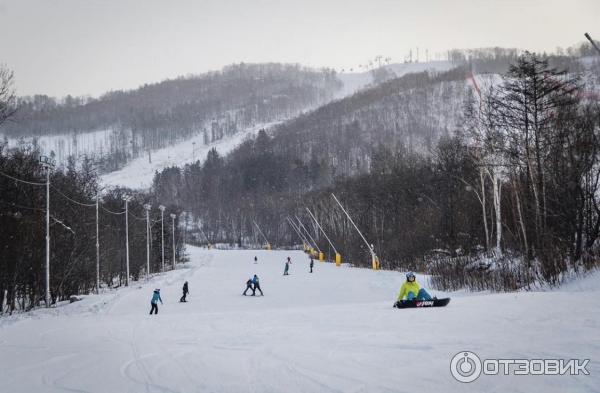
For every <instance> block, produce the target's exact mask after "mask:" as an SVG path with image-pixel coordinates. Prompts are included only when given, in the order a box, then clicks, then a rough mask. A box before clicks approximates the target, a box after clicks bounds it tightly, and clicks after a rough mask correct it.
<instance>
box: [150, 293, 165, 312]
mask: <svg viewBox="0 0 600 393" xmlns="http://www.w3.org/2000/svg"><path fill="white" fill-rule="evenodd" d="M159 301H160V304H163V301H162V299H161V298H160V289H155V290H154V293H153V294H152V300H150V305H151V306H152V308H151V309H150V315H152V312H154V313H155V314H158V302H159Z"/></svg>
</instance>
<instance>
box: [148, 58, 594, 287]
mask: <svg viewBox="0 0 600 393" xmlns="http://www.w3.org/2000/svg"><path fill="white" fill-rule="evenodd" d="M559 59H562V58H559ZM555 60H556V59H551V58H549V57H546V56H540V55H535V54H530V53H523V54H521V55H519V56H518V57H517V58H516V61H515V62H514V63H513V64H511V65H510V67H509V68H508V71H507V72H506V73H505V74H504V75H502V76H499V75H495V74H490V77H491V78H490V80H492V81H495V82H494V83H493V84H491V85H489V86H485V88H484V86H477V85H476V82H475V78H474V77H473V73H472V70H471V69H469V68H466V67H458V68H456V69H453V70H450V71H448V72H443V73H421V74H412V75H406V76H404V77H401V78H396V79H391V80H388V81H386V82H383V83H382V84H380V85H377V86H374V87H371V88H369V89H366V90H363V91H359V92H357V93H356V94H354V95H353V96H351V97H348V98H346V99H342V100H339V101H335V102H332V103H330V104H328V105H325V106H323V107H321V108H319V109H317V110H315V111H313V112H310V113H308V114H305V115H302V116H299V117H298V118H296V119H293V120H291V121H288V122H286V123H284V124H282V125H281V126H279V127H277V128H275V129H274V130H271V131H270V132H269V133H267V132H261V133H259V135H258V137H257V138H256V139H255V140H251V141H248V142H246V143H244V144H242V145H241V146H240V147H239V148H237V149H236V150H235V151H234V152H232V153H231V154H230V155H228V156H226V157H221V156H219V154H218V153H217V152H216V151H212V152H210V153H209V155H208V157H207V159H206V161H205V162H204V163H200V162H198V163H196V164H193V165H187V166H185V167H184V168H177V167H172V168H167V169H165V170H164V171H162V173H159V174H157V176H156V177H155V180H154V191H155V192H156V194H157V197H158V198H159V199H160V200H168V201H172V202H173V203H177V204H181V205H183V206H186V207H187V208H188V209H189V210H190V211H192V212H193V215H194V216H195V224H196V225H197V226H198V227H200V228H202V232H203V233H201V234H200V233H199V234H198V236H199V239H201V240H202V241H204V242H206V241H208V242H211V243H215V242H230V243H234V242H235V243H239V244H244V243H253V242H254V243H255V242H257V241H259V237H258V234H257V232H256V229H255V225H254V224H253V222H254V221H256V222H257V223H259V225H260V226H261V227H262V228H263V229H264V232H265V234H266V237H267V238H268V240H269V241H270V242H272V243H274V244H280V245H283V244H285V245H289V244H294V243H297V242H298V241H299V238H298V237H297V235H296V234H295V233H294V230H293V229H292V228H291V226H289V224H288V223H287V217H291V218H292V219H293V218H294V216H295V215H298V216H299V217H300V219H301V220H304V225H306V226H307V227H308V228H309V230H310V231H311V233H312V235H313V236H314V237H315V238H317V239H318V240H317V243H318V245H319V247H321V248H322V249H323V250H325V251H326V252H328V253H329V254H330V255H331V249H330V248H329V246H328V243H327V241H326V239H325V238H324V237H323V236H321V235H320V233H319V230H318V228H317V227H316V226H315V224H314V223H312V221H311V218H310V217H309V216H308V214H307V213H306V211H305V207H307V206H308V207H310V208H311V209H313V211H314V212H315V214H316V216H317V218H318V219H319V220H320V221H321V223H322V224H324V228H325V230H326V231H328V232H329V235H330V237H331V239H332V240H333V242H334V244H337V247H338V248H340V249H343V250H345V251H344V252H345V255H346V256H347V257H348V259H349V260H350V261H352V262H353V263H357V264H365V265H367V264H370V257H369V250H368V249H367V248H366V246H365V245H364V244H363V242H362V240H361V239H360V238H359V237H358V235H357V234H356V233H355V231H354V230H353V228H352V227H351V226H350V225H349V223H348V222H347V221H346V219H345V218H344V216H343V213H342V212H341V211H340V210H339V209H338V207H337V206H336V205H335V203H334V202H333V200H332V198H331V195H330V194H331V192H335V193H337V194H338V196H339V197H340V199H341V200H342V202H343V203H345V204H347V207H349V209H350V211H351V212H353V213H354V214H355V218H356V221H357V223H358V225H359V226H360V228H362V230H363V231H364V233H365V236H366V237H367V238H368V239H370V241H371V242H372V243H373V244H374V246H375V250H376V252H377V253H378V255H379V256H380V257H381V259H382V263H383V265H384V266H387V267H399V266H403V267H406V266H414V264H415V263H419V262H418V261H423V256H427V255H430V254H431V253H432V252H433V253H438V254H442V255H446V256H449V257H457V256H470V255H476V256H477V255H479V256H481V255H483V254H481V253H482V252H484V251H487V252H488V253H493V255H494V257H493V258H492V259H490V260H489V261H491V264H487V265H485V266H487V267H485V269H489V268H490V266H495V267H496V268H494V269H493V271H494V272H501V273H499V274H501V277H500V278H498V277H495V276H494V278H493V279H488V280H487V281H485V284H481V283H477V284H473V285H484V286H485V285H488V286H489V287H493V288H496V289H497V288H514V287H520V286H522V285H528V284H529V283H530V282H531V280H534V279H536V280H537V279H540V280H546V281H549V282H553V281H554V280H557V279H558V277H559V274H560V272H562V271H564V270H565V269H568V268H576V267H577V266H580V265H579V264H583V265H585V266H590V264H592V265H593V264H594V263H595V262H594V261H596V258H595V257H594V255H595V253H596V251H595V248H594V247H595V244H596V239H597V238H598V235H599V231H598V222H600V218H599V217H600V214H599V212H598V210H597V209H596V208H595V207H594V206H597V204H598V201H597V195H596V192H595V190H597V183H595V182H594V181H593V179H596V178H597V173H598V165H597V162H598V161H597V158H598V146H599V144H598V141H597V138H596V135H597V130H598V127H599V126H600V123H599V121H600V118H599V113H600V112H599V109H598V106H597V101H596V100H595V99H594V97H593V96H589V95H586V94H584V93H586V92H589V91H590V90H589V89H590V85H591V87H594V86H595V82H594V80H595V79H594V78H592V79H591V80H587V79H586V78H585V75H584V73H581V72H570V73H565V72H562V71H560V70H557V69H556V68H554V67H553V66H552V63H551V62H553V61H555ZM563 60H565V62H566V63H569V62H575V63H576V64H582V63H580V62H577V61H575V60H574V59H570V60H569V59H563ZM577 70H579V68H577ZM597 70H598V64H597V63H595V62H594V63H593V64H592V65H591V67H588V68H587V69H586V72H591V73H595V72H597ZM532 81H534V82H532ZM535 81H537V82H535ZM522 96H526V97H529V98H528V99H527V100H525V101H523V100H521V99H520V98H519V97H522ZM530 100H531V101H530ZM515 111H516V112H515ZM509 119H512V120H510V121H509ZM568 130H575V131H571V132H569V131H568ZM565 154H566V156H565ZM534 163H535V165H534ZM573 201H578V202H577V203H576V204H575V205H574V204H573ZM556 217H560V219H557V218H556ZM486 255H490V254H486ZM504 256H511V257H507V258H506V259H505V257H504ZM519 258H522V259H519ZM517 260H521V261H522V262H523V263H522V264H520V263H519V264H516V265H515V263H516V262H515V261H517ZM461 261H462V262H460V263H463V265H461V266H460V268H456V269H455V270H453V271H456V272H459V274H460V275H461V277H463V276H462V275H464V274H465V272H468V271H469V266H470V265H469V264H474V265H473V266H479V262H477V261H476V260H475V261H473V260H471V259H468V258H467V259H462V260H461ZM436 266H437V265H436ZM444 266H446V268H448V266H453V265H452V264H446V265H444ZM420 268H422V269H423V268H425V267H424V266H423V265H421V267H420ZM430 268H432V269H433V267H431V266H430ZM485 269H484V270H483V271H484V272H486V271H487V270H485ZM490 271H492V270H490ZM450 273H451V272H450V271H445V272H444V274H446V275H447V276H450V275H451V274H450ZM437 274H438V276H439V274H440V271H437ZM499 282H500V283H499ZM465 285H466V284H465Z"/></svg>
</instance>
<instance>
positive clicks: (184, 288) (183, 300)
mask: <svg viewBox="0 0 600 393" xmlns="http://www.w3.org/2000/svg"><path fill="white" fill-rule="evenodd" d="M188 293H190V291H189V289H188V282H187V281H186V282H185V283H184V284H183V296H182V297H181V299H179V301H180V302H182V303H185V302H187V300H185V297H186V296H187V294H188Z"/></svg>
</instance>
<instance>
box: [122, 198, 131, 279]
mask: <svg viewBox="0 0 600 393" xmlns="http://www.w3.org/2000/svg"><path fill="white" fill-rule="evenodd" d="M123 200H124V201H125V273H126V274H127V277H126V279H125V286H129V201H130V200H131V196H129V195H123Z"/></svg>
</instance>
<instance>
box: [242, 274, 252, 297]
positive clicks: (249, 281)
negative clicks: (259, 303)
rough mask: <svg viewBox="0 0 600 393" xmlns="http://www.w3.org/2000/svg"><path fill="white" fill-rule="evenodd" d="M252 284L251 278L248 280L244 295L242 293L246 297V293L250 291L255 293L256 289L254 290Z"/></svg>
mask: <svg viewBox="0 0 600 393" xmlns="http://www.w3.org/2000/svg"><path fill="white" fill-rule="evenodd" d="M252 284H253V281H252V279H251V278H249V279H248V281H246V290H245V291H244V293H242V295H244V296H246V292H248V289H249V290H251V291H252V293H254V288H252Z"/></svg>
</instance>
